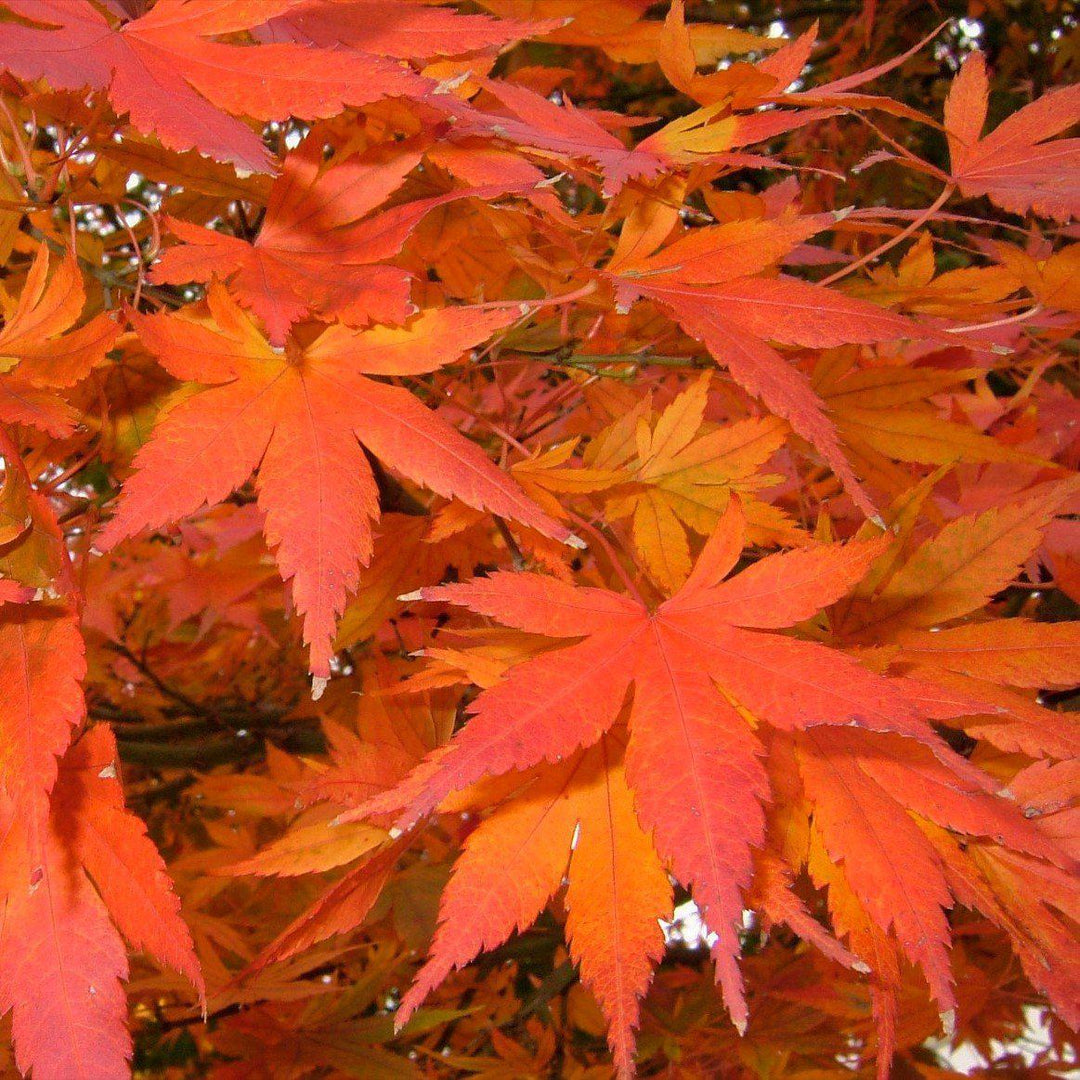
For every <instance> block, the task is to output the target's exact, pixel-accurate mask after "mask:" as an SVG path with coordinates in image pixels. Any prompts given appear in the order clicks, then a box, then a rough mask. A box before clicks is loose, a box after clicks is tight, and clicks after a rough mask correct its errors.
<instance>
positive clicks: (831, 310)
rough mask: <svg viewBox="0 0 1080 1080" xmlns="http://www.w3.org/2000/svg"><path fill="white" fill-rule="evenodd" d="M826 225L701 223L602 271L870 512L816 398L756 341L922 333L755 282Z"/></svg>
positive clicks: (818, 219)
mask: <svg viewBox="0 0 1080 1080" xmlns="http://www.w3.org/2000/svg"><path fill="white" fill-rule="evenodd" d="M830 221H831V222H833V223H835V218H832V217H831V216H829V215H818V216H808V217H798V216H795V215H791V214H789V215H785V216H783V217H780V218H775V219H764V218H763V219H756V220H755V219H748V220H742V221H734V222H729V223H727V224H724V225H714V226H705V227H702V228H698V229H694V230H692V231H690V232H688V233H686V234H685V235H684V236H682V237H680V238H678V239H677V240H675V241H674V242H672V243H669V244H667V245H666V246H665V247H663V248H662V249H661V250H660V251H658V252H655V253H653V254H651V255H646V254H643V253H642V252H640V251H639V252H637V253H635V254H634V255H628V256H627V257H626V258H623V259H620V260H618V261H617V262H616V261H613V262H612V263H611V264H609V265H608V267H607V268H606V270H605V271H604V274H605V275H606V276H607V277H609V279H610V280H611V281H612V284H613V285H614V286H615V290H616V300H617V303H618V304H619V306H620V308H623V309H626V308H629V306H630V305H631V304H632V303H633V302H634V301H635V300H637V299H639V298H647V299H650V300H653V301H656V302H657V303H659V304H661V305H662V306H663V307H665V308H667V309H668V310H669V311H670V312H671V313H672V315H673V316H674V317H675V319H676V321H677V322H678V323H679V325H680V326H681V327H682V328H683V330H685V331H686V332H687V333H688V334H690V336H691V337H694V338H697V339H698V340H699V341H702V342H704V344H705V346H706V348H707V349H708V350H709V352H710V354H711V355H712V357H713V358H714V359H715V360H716V362H717V363H718V364H723V365H725V366H726V367H727V369H728V371H730V372H731V375H732V378H734V379H735V381H736V382H738V383H739V384H740V385H741V386H743V387H744V388H745V389H746V390H747V391H748V392H749V393H751V394H754V395H755V396H759V397H760V398H761V399H762V401H764V403H765V404H766V405H767V406H768V408H769V409H770V410H771V411H772V412H774V413H776V414H777V415H778V416H781V417H783V418H784V419H785V420H787V421H788V422H789V423H790V424H791V427H792V429H793V430H794V431H795V432H796V433H797V434H799V435H801V436H802V437H803V438H804V439H806V440H807V442H809V443H810V444H811V445H812V446H813V447H814V448H815V449H816V450H818V451H819V452H820V453H821V455H822V456H823V457H824V458H825V460H826V461H827V462H828V464H829V465H830V467H831V468H832V470H833V472H835V473H836V475H837V476H838V477H839V478H840V480H841V481H842V482H843V484H844V487H845V488H846V489H847V491H848V492H849V494H850V495H851V496H852V498H853V499H854V500H855V502H856V503H857V504H858V505H859V506H860V507H861V508H862V509H863V510H865V511H867V512H868V513H876V511H875V510H874V506H873V503H872V502H871V500H870V498H869V496H868V495H867V494H866V492H865V490H864V489H863V487H862V484H861V483H860V481H859V479H858V477H857V476H856V475H855V473H854V471H853V469H852V468H851V465H850V464H849V462H848V460H847V458H846V457H845V455H844V452H843V450H842V448H841V446H840V441H839V439H838V437H837V433H836V428H835V426H834V424H833V422H832V421H831V420H830V419H829V417H828V415H827V414H826V412H825V409H824V403H823V402H822V400H821V398H820V397H818V395H817V394H815V393H814V390H813V388H812V387H811V385H810V382H809V380H808V379H807V378H806V376H805V375H804V374H803V373H802V372H800V371H799V370H798V369H797V368H795V367H793V366H792V365H791V364H790V363H788V361H786V360H785V359H784V358H783V357H782V356H781V355H780V354H779V353H778V352H776V350H775V349H773V348H772V347H771V346H770V345H768V344H766V340H765V339H769V340H773V341H778V342H781V343H783V344H787V345H805V346H811V347H815V348H828V347H830V346H834V345H841V344H847V343H869V342H874V341H885V340H889V339H896V338H903V337H917V336H919V335H920V334H921V333H923V331H922V330H920V328H919V327H918V326H917V325H916V324H914V323H910V322H909V321H908V320H906V319H904V318H903V317H901V316H899V315H895V314H893V313H892V312H889V311H885V310H883V309H881V308H878V307H875V306H874V305H873V304H868V303H866V302H865V301H862V300H857V299H854V298H852V297H848V296H844V295H843V294H841V293H837V292H833V291H830V290H828V289H824V288H822V287H820V286H818V285H812V284H809V283H808V282H804V281H798V280H796V279H794V278H790V277H785V276H780V277H777V278H766V277H760V276H754V275H756V274H759V273H760V272H761V271H762V270H765V269H766V268H767V267H769V266H771V265H772V264H774V263H775V262H776V261H777V260H778V259H779V258H780V257H781V256H782V255H784V254H786V253H787V252H788V251H790V250H791V249H792V248H793V247H794V246H795V245H796V244H797V243H799V242H800V241H802V240H804V239H806V238H807V237H809V236H811V235H813V234H814V233H816V232H819V231H820V230H821V229H823V228H826V227H827V225H828V222H830Z"/></svg>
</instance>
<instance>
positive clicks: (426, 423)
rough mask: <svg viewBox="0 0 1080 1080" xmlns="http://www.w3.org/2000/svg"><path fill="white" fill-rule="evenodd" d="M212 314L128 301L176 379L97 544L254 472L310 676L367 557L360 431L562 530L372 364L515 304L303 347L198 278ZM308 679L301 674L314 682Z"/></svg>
mask: <svg viewBox="0 0 1080 1080" xmlns="http://www.w3.org/2000/svg"><path fill="white" fill-rule="evenodd" d="M208 309H209V314H210V315H211V317H212V321H208V320H207V319H205V318H199V317H189V316H188V315H153V316H145V315H139V314H136V313H132V320H133V321H134V323H135V326H136V329H137V330H138V332H139V335H140V337H141V338H142V340H143V341H144V342H145V343H146V345H147V347H148V348H150V349H151V350H152V351H153V352H154V353H155V354H156V355H157V356H158V357H159V358H160V360H161V363H162V364H163V365H164V366H165V368H166V369H167V370H168V371H169V372H170V373H171V374H173V375H175V376H176V377H177V378H180V379H187V380H191V381H192V382H195V383H202V384H205V385H206V386H207V387H208V388H207V389H202V390H199V391H197V392H195V393H192V390H193V389H194V388H193V387H188V388H184V389H181V390H180V391H179V393H178V395H177V396H176V397H175V398H174V399H173V401H172V403H171V405H170V406H169V407H168V408H167V410H166V412H165V415H164V417H163V418H162V419H161V420H159V422H158V424H157V426H156V427H155V429H154V433H153V435H152V437H151V439H150V441H149V442H148V443H147V444H146V445H145V446H144V447H143V448H142V450H141V451H140V452H139V453H138V454H137V455H136V458H135V465H136V468H137V470H138V471H137V472H136V473H135V475H134V476H133V477H132V478H131V479H129V480H128V481H127V483H126V484H125V485H124V490H123V494H122V497H121V500H120V507H119V510H118V512H117V514H116V516H115V517H114V518H113V520H112V521H111V522H109V524H108V525H107V526H106V528H105V529H104V531H103V532H102V534H101V536H100V538H99V541H98V543H99V546H100V547H101V548H102V549H103V550H105V549H108V548H110V547H112V546H113V545H115V544H116V543H118V542H119V541H120V540H122V539H123V538H124V537H127V536H131V535H133V534H135V533H137V532H139V531H140V530H141V529H144V528H158V527H160V526H163V525H165V524H166V523H169V522H174V521H177V520H179V519H180V518H182V517H185V516H187V515H188V514H191V513H194V512H195V511H196V510H199V509H200V508H201V507H203V506H204V505H206V504H211V505H213V504H214V503H217V502H219V501H221V500H222V499H223V498H225V497H226V496H227V495H228V494H229V493H230V492H232V491H233V490H234V489H236V488H238V487H240V486H241V485H242V484H243V483H244V482H245V481H246V480H247V479H248V477H249V476H250V475H251V473H252V472H253V471H254V470H255V469H256V468H257V469H258V470H259V472H258V479H257V481H256V491H257V494H258V501H259V505H260V507H261V508H262V509H263V510H264V511H265V513H266V525H265V533H266V538H267V540H268V542H269V543H270V544H271V545H272V546H274V547H276V548H277V552H276V555H277V562H278V568H279V569H280V571H281V574H282V577H283V578H284V579H285V580H286V581H291V582H292V594H293V598H294V600H295V602H296V606H297V608H298V610H299V611H300V613H301V614H302V615H303V619H304V640H305V642H307V644H308V645H310V646H311V670H312V672H313V673H314V675H315V677H316V679H317V680H325V679H326V678H328V677H329V674H330V657H331V655H332V641H333V636H334V627H335V623H336V620H337V618H338V616H340V614H341V612H342V609H343V608H344V605H345V599H346V596H347V594H348V593H349V591H350V590H352V589H355V587H356V583H357V580H358V576H359V568H360V564H361V563H364V564H366V563H367V562H368V561H369V560H370V559H371V554H372V533H371V522H372V521H373V520H375V519H377V518H378V516H379V502H378V490H377V487H376V484H375V478H374V476H373V474H372V471H371V466H370V465H369V464H368V461H367V458H366V457H365V454H364V450H363V449H362V447H361V443H363V444H364V446H366V447H367V448H369V449H370V450H371V452H372V453H373V454H375V455H376V456H377V457H379V458H381V459H382V460H384V461H385V462H387V463H388V464H391V465H393V466H394V467H395V468H398V469H400V470H401V471H402V472H403V473H405V474H406V475H407V476H409V477H410V478H412V479H414V480H416V481H417V482H418V483H421V484H425V485H426V486H428V487H430V488H431V489H432V490H434V491H436V492H438V493H439V494H442V495H447V496H449V495H456V496H457V497H458V498H459V499H461V500H462V501H464V502H466V503H469V504H470V505H473V506H476V507H479V508H481V509H486V510H490V511H492V512H493V513H496V514H500V515H503V516H506V517H510V518H514V519H516V520H518V521H521V522H522V523H523V524H526V525H529V526H531V527H533V528H536V529H538V530H539V531H540V532H542V533H544V534H545V535H547V536H553V537H557V538H559V539H563V540H566V539H568V538H569V537H570V534H569V531H568V530H567V529H566V527H565V526H563V525H561V524H560V523H558V522H556V521H554V520H552V519H551V518H549V517H548V516H547V515H546V514H544V513H543V512H542V511H540V510H539V508H537V507H536V506H535V505H534V504H533V503H531V502H530V501H529V500H528V499H527V498H526V497H525V495H524V494H523V493H522V492H521V489H520V488H519V487H518V486H517V484H515V483H514V481H513V480H512V479H511V478H510V477H509V476H507V475H506V474H505V473H504V472H502V471H501V470H500V469H498V468H497V467H496V466H495V465H493V464H492V463H491V461H490V460H489V459H488V458H487V457H486V456H485V455H484V453H483V452H482V451H481V450H480V448H479V447H478V446H476V445H475V444H473V443H471V442H469V440H467V439H465V438H464V437H463V436H462V435H460V434H459V433H458V432H457V431H456V430H455V429H453V428H451V427H450V426H449V425H448V424H447V423H446V422H445V421H443V420H440V419H439V418H438V417H437V416H436V415H435V414H434V413H433V412H431V410H429V409H427V408H425V407H424V406H423V405H422V404H421V403H420V402H419V401H417V400H416V398H414V397H413V396H412V395H411V394H410V393H409V392H408V391H407V390H405V389H403V388H401V387H397V386H392V385H389V384H387V383H384V382H378V381H376V380H375V379H373V378H371V376H386V375H396V374H401V375H410V374H411V375H416V374H422V373H424V372H429V371H434V370H435V369H437V368H439V367H441V366H442V365H444V364H446V363H450V362H452V361H455V360H457V359H458V357H459V356H460V355H461V353H462V352H463V351H464V350H465V349H467V348H469V347H470V346H472V345H475V344H477V343H479V342H481V341H484V340H485V339H486V338H487V337H489V336H490V335H491V334H492V333H493V332H494V331H495V330H497V329H500V328H502V327H505V326H507V325H508V324H509V323H511V322H513V321H514V320H515V319H517V318H520V316H521V313H520V310H519V309H518V308H517V307H511V308H509V309H507V308H500V309H495V310H490V309H481V308H441V309H435V310H430V311H426V312H423V313H421V314H420V315H418V316H417V317H416V318H415V319H413V320H412V322H411V323H410V324H409V325H408V326H407V327H405V328H401V329H394V328H388V327H375V328H373V329H371V330H368V331H364V332H361V333H356V332H355V331H352V330H350V329H349V328H348V327H346V326H343V325H341V324H338V325H336V326H331V327H329V328H328V329H326V330H324V331H323V333H322V334H321V335H319V336H318V337H317V338H316V339H315V340H314V341H312V342H311V343H310V344H308V345H307V346H306V347H304V346H302V345H300V344H299V343H298V342H297V341H296V340H295V339H290V340H289V341H288V342H287V343H286V347H285V349H284V350H278V349H274V348H273V347H272V346H271V345H270V344H269V343H268V342H267V340H266V338H265V337H264V336H263V335H262V333H261V332H260V331H259V330H258V328H257V327H256V326H255V324H254V323H253V322H252V321H251V320H250V319H249V318H248V317H247V316H246V315H245V314H244V313H243V312H242V311H241V310H240V308H239V307H238V306H237V305H236V304H235V303H234V302H233V301H232V300H231V299H230V297H229V295H228V293H227V292H226V291H225V289H224V287H223V286H221V285H218V284H215V285H213V286H211V289H210V293H209V296H208ZM322 685H324V684H323V683H322V682H316V683H315V688H316V691H317V692H318V691H319V690H320V689H321V687H322Z"/></svg>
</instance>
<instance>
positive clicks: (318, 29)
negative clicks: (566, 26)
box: [258, 0, 565, 59]
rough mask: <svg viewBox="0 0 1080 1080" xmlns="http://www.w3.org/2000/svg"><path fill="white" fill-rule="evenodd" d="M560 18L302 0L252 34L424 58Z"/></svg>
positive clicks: (386, 1) (483, 44)
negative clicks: (498, 16)
mask: <svg viewBox="0 0 1080 1080" xmlns="http://www.w3.org/2000/svg"><path fill="white" fill-rule="evenodd" d="M564 22H565V20H563V19H538V20H534V21H531V22H522V21H520V20H517V19H493V18H491V17H490V16H488V15H461V14H459V13H458V12H456V11H452V10H448V9H446V8H430V7H416V6H411V5H409V4H402V3H400V2H399V0H345V2H341V0H339V2H338V3H335V4H326V3H324V2H323V0H303V2H301V3H298V4H296V5H294V6H292V7H290V8H289V9H288V10H287V11H284V12H282V13H281V14H280V15H275V16H274V18H272V19H268V20H267V23H266V26H265V27H264V28H262V29H261V30H260V31H259V33H258V37H259V38H260V39H262V40H272V41H299V42H304V43H306V44H311V45H318V46H319V47H320V48H331V47H333V46H341V45H344V46H347V47H349V48H352V49H359V50H360V51H361V52H366V53H374V54H376V55H378V56H393V57H398V58H401V59H405V58H410V57H412V58H416V59H426V58H428V57H434V56H457V55H459V54H461V53H467V52H475V51H477V50H478V49H490V48H492V47H501V46H504V45H506V44H507V43H509V42H511V41H514V40H516V39H518V38H523V37H537V36H542V35H543V34H544V33H545V32H546V31H548V30H553V29H555V28H557V27H559V26H562V25H563V23H564Z"/></svg>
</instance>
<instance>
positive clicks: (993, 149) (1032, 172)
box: [945, 50, 1080, 221]
mask: <svg viewBox="0 0 1080 1080" xmlns="http://www.w3.org/2000/svg"><path fill="white" fill-rule="evenodd" d="M989 91H990V82H989V79H988V78H987V75H986V60H985V58H984V57H983V54H982V53H981V52H979V51H977V50H976V51H974V52H971V53H969V54H968V55H967V57H966V58H965V60H964V64H963V66H962V67H961V69H960V73H959V74H958V75H957V76H956V78H955V79H954V80H953V84H952V86H951V87H950V89H949V96H948V98H947V99H946V101H945V132H946V134H947V136H948V140H949V157H950V160H951V162H952V177H953V180H954V181H955V182H956V184H957V185H958V186H959V188H960V190H961V191H962V192H963V193H964V194H965V195H967V196H969V197H971V198H974V197H976V196H979V195H987V196H989V198H990V199H991V201H992V202H995V203H997V205H998V206H1000V207H1002V208H1003V209H1005V210H1009V211H1011V212H1012V213H1014V214H1025V213H1027V212H1028V211H1029V210H1034V211H1036V212H1037V213H1040V214H1045V215H1047V216H1048V217H1053V218H1057V219H1058V220H1059V221H1067V220H1068V219H1069V218H1071V217H1076V216H1077V215H1080V180H1078V179H1077V178H1078V177H1080V139H1060V140H1058V141H1057V142H1052V143H1049V144H1046V143H1045V142H1044V140H1046V139H1049V138H1051V137H1052V136H1054V135H1058V134H1060V133H1061V132H1062V131H1064V130H1065V129H1066V128H1069V127H1072V126H1073V125H1074V124H1076V123H1077V122H1080V86H1076V85H1074V86H1066V87H1062V88H1060V89H1057V90H1051V91H1049V92H1047V93H1045V94H1043V96H1042V97H1040V98H1039V99H1038V100H1036V101H1033V102H1031V103H1030V104H1029V105H1025V106H1024V107H1023V108H1022V109H1019V110H1018V111H1017V112H1015V113H1013V114H1012V115H1011V116H1009V117H1007V118H1006V119H1005V120H1003V121H1002V122H1001V123H1000V124H999V125H998V126H997V127H996V128H995V129H994V130H993V131H992V132H990V134H989V135H987V136H986V137H985V138H983V137H982V130H983V127H984V125H985V124H986V110H987V103H988V100H989Z"/></svg>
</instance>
